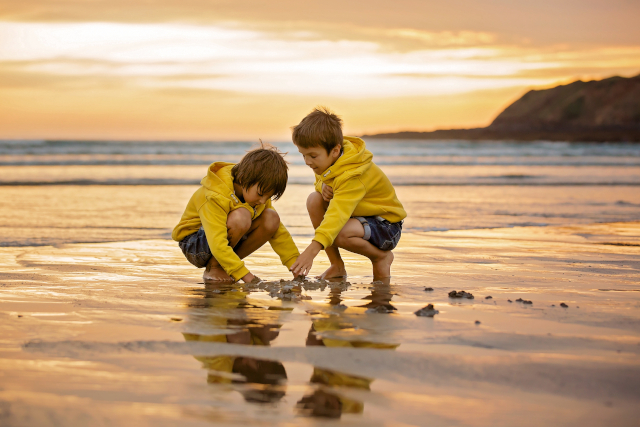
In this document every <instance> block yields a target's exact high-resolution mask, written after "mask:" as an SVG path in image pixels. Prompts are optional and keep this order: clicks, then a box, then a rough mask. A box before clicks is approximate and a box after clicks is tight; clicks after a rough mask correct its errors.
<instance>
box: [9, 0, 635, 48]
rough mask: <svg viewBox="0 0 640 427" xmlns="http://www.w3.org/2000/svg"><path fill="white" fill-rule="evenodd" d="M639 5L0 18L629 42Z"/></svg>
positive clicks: (268, 5) (63, 4) (65, 10)
mask: <svg viewBox="0 0 640 427" xmlns="http://www.w3.org/2000/svg"><path fill="white" fill-rule="evenodd" d="M638 16H640V3H639V2H637V1H630V0H538V1H536V2H532V1H524V0H485V1H482V2H479V1H477V0H449V1H447V2H443V1H440V0H396V1H394V2H388V1H382V0H350V1H348V2H345V1H343V0H325V1H323V2H300V1H298V0H278V1H277V2H264V1H258V0H247V1H242V2H233V1H229V0H155V1H153V2H131V1H129V0H94V1H91V2H87V1H84V0H21V1H14V2H5V4H4V5H3V8H2V15H1V16H0V20H5V21H23V22H27V21H33V22H121V23H165V22H173V23H195V24H219V23H221V22H238V23H240V24H241V25H243V26H248V25H252V24H255V25H263V24H266V25H277V26H281V25H291V24H293V25H295V24H296V23H301V24H303V25H305V26H306V27H307V28H309V29H311V30H313V29H314V27H315V26H322V25H337V26H353V27H365V28H370V29H374V30H384V29H410V30H420V31H427V32H443V31H445V32H446V31H451V32H464V31H470V32H479V33H483V32H488V33H492V34H498V35H500V36H504V37H507V38H509V40H523V39H529V40H531V41H532V42H533V43H535V44H540V43H542V44H550V43H551V44H552V43H602V44H616V45H621V44H636V43H637V41H638V40H639V39H640V26H638V25H637V17H638Z"/></svg>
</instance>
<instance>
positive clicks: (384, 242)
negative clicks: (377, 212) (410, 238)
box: [354, 216, 404, 251]
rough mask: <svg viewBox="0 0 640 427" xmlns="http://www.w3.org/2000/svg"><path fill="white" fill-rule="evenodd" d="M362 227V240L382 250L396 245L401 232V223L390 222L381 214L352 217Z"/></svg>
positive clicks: (387, 249)
mask: <svg viewBox="0 0 640 427" xmlns="http://www.w3.org/2000/svg"><path fill="white" fill-rule="evenodd" d="M354 218H355V219H357V220H358V221H360V223H361V224H362V226H363V227H364V237H363V239H364V240H368V241H369V243H371V244H372V245H373V246H375V247H377V248H378V249H381V250H383V251H390V250H392V249H393V248H395V247H396V245H397V244H398V242H399V241H400V236H401V234H402V223H403V222H404V221H400V222H394V223H391V222H389V221H387V220H386V219H384V218H382V217H381V216H356V217H354Z"/></svg>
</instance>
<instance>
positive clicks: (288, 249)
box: [267, 201, 300, 269]
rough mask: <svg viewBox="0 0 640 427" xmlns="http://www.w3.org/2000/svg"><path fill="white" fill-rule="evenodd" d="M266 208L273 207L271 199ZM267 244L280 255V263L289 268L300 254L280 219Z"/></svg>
mask: <svg viewBox="0 0 640 427" xmlns="http://www.w3.org/2000/svg"><path fill="white" fill-rule="evenodd" d="M267 208H269V209H273V206H272V205H271V201H269V202H268V203H267ZM273 210H275V209H273ZM269 244H270V245H271V247H272V248H273V250H274V251H275V253H277V254H278V256H279V257H280V261H281V262H282V265H284V266H285V267H287V268H288V269H291V266H292V265H293V263H294V262H296V259H298V257H299V256H300V252H299V251H298V247H297V246H296V244H295V243H294V241H293V238H292V237H291V234H289V230H287V228H286V227H285V226H284V224H283V223H282V221H280V226H279V227H278V230H277V231H276V233H275V234H274V235H273V237H272V238H271V239H270V240H269Z"/></svg>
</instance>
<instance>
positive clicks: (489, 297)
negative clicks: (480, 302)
mask: <svg viewBox="0 0 640 427" xmlns="http://www.w3.org/2000/svg"><path fill="white" fill-rule="evenodd" d="M492 298H493V297H492V296H491V295H487V296H486V297H484V299H492Z"/></svg>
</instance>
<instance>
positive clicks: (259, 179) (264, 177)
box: [231, 141, 289, 200]
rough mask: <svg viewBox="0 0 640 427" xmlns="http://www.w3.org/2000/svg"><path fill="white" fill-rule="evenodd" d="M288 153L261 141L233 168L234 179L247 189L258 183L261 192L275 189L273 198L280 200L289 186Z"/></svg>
mask: <svg viewBox="0 0 640 427" xmlns="http://www.w3.org/2000/svg"><path fill="white" fill-rule="evenodd" d="M286 154H287V153H282V152H280V151H279V150H278V149H277V148H276V147H274V146H272V145H269V144H263V143H262V141H260V148H256V149H254V150H251V151H248V152H247V154H245V156H244V157H243V158H242V160H240V163H238V164H236V165H235V166H234V167H233V168H232V169H231V176H232V177H233V181H234V182H236V183H238V184H240V186H242V188H245V189H246V188H250V187H253V186H254V185H256V184H258V190H259V191H260V192H261V193H270V192H272V191H273V200H278V199H279V198H280V196H282V195H283V194H284V190H285V189H286V188H287V179H288V173H287V170H288V169H289V167H288V166H287V162H286V160H285V159H284V156H285V155H286Z"/></svg>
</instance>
